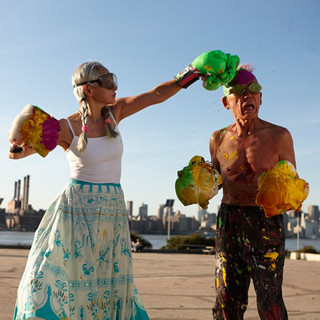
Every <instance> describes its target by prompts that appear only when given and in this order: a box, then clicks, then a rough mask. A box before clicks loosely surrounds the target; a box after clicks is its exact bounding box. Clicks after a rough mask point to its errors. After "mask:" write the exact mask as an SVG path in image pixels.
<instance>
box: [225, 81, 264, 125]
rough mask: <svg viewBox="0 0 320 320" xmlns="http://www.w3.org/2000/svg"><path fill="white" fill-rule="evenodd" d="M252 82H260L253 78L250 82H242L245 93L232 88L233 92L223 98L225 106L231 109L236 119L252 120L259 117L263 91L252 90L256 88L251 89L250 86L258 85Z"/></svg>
mask: <svg viewBox="0 0 320 320" xmlns="http://www.w3.org/2000/svg"><path fill="white" fill-rule="evenodd" d="M252 83H255V84H256V83H258V82H257V80H256V79H251V80H250V81H249V82H246V83H242V84H241V85H242V86H243V89H244V92H243V93H238V92H237V91H236V90H235V91H236V92H233V90H231V93H230V94H229V95H228V96H226V97H223V99H222V102H223V104H224V106H225V108H226V109H231V111H232V113H233V116H234V118H235V119H238V120H252V119H256V118H258V113H259V108H260V105H261V103H262V100H261V97H262V93H261V92H258V93H254V92H251V91H254V90H250V88H251V87H254V86H256V85H251V84H252ZM250 85H251V86H250Z"/></svg>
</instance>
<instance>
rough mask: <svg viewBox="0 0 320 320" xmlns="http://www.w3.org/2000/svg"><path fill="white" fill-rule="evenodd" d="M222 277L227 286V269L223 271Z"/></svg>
mask: <svg viewBox="0 0 320 320" xmlns="http://www.w3.org/2000/svg"><path fill="white" fill-rule="evenodd" d="M222 276H223V282H224V285H225V286H227V273H226V269H225V268H223V269H222Z"/></svg>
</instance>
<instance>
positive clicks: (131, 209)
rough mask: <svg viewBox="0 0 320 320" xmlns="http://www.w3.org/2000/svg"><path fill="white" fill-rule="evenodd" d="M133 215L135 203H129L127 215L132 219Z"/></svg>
mask: <svg viewBox="0 0 320 320" xmlns="http://www.w3.org/2000/svg"><path fill="white" fill-rule="evenodd" d="M132 213H133V201H127V214H128V216H129V217H132Z"/></svg>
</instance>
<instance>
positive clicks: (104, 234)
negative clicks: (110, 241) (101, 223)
mask: <svg viewBox="0 0 320 320" xmlns="http://www.w3.org/2000/svg"><path fill="white" fill-rule="evenodd" d="M105 238H106V230H103V239H105Z"/></svg>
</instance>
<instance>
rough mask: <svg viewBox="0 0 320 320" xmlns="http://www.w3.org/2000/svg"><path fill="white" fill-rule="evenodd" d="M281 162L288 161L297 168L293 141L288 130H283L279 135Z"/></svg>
mask: <svg viewBox="0 0 320 320" xmlns="http://www.w3.org/2000/svg"><path fill="white" fill-rule="evenodd" d="M278 141H279V144H278V147H279V161H280V160H288V161H290V162H291V163H292V164H293V165H294V166H295V167H296V159H295V154H294V148H293V140H292V137H291V134H290V132H289V130H288V129H286V128H281V131H280V135H279V139H278Z"/></svg>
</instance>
